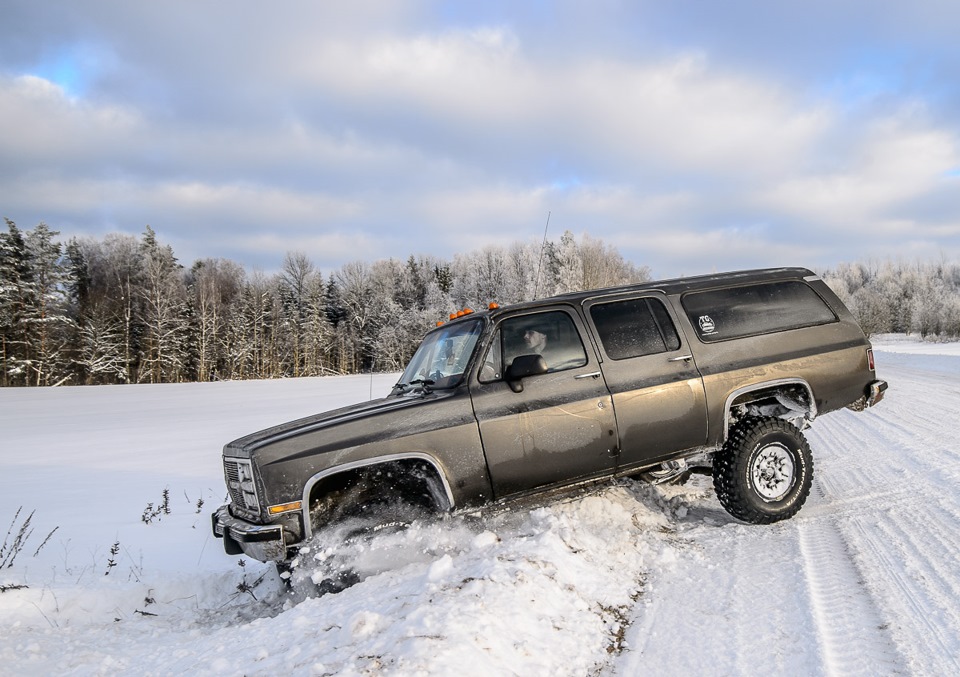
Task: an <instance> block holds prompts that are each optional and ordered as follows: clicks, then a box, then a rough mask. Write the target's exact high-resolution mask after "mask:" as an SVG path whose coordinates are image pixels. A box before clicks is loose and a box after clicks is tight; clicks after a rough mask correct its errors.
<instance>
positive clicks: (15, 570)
mask: <svg viewBox="0 0 960 677" xmlns="http://www.w3.org/2000/svg"><path fill="white" fill-rule="evenodd" d="M892 351H896V352H892ZM931 351H932V352H941V353H943V354H939V355H927V354H922V353H924V352H931ZM950 352H954V353H956V348H955V347H950V346H948V347H936V346H935V347H932V348H931V347H929V346H920V345H919V344H910V343H899V342H893V343H891V345H890V346H887V351H886V352H880V353H879V354H878V361H879V370H880V373H881V375H882V377H884V378H886V379H887V380H889V381H890V383H891V390H890V391H889V392H888V395H887V398H886V400H885V401H884V402H883V403H882V404H881V405H880V406H878V407H877V408H876V409H875V410H872V411H869V412H865V413H862V414H854V413H852V412H838V413H834V414H830V415H827V416H824V417H822V418H820V419H819V420H818V421H817V422H816V423H815V424H814V426H813V428H812V429H811V430H809V431H808V435H809V439H810V442H811V446H812V448H813V453H814V458H815V462H816V471H815V478H816V479H815V484H814V488H813V491H812V493H811V496H810V498H809V500H808V501H807V504H806V505H805V506H804V508H803V510H801V512H800V513H799V515H798V516H797V517H796V518H794V519H792V520H789V521H787V522H784V523H780V524H777V525H774V526H767V527H758V526H749V525H744V524H741V523H739V522H736V521H735V520H734V519H733V518H731V517H730V516H728V515H727V513H725V512H724V511H723V510H722V508H721V507H720V504H719V503H718V502H717V500H716V498H715V497H714V495H713V490H712V486H711V484H710V481H709V478H702V477H695V478H694V479H693V480H692V481H691V482H690V483H689V484H687V485H686V486H683V487H650V486H648V485H644V484H641V483H638V482H632V481H627V482H619V483H616V484H613V485H606V486H603V487H599V488H597V489H595V490H592V491H590V492H587V493H585V494H581V495H577V496H572V497H568V498H566V499H564V500H560V501H555V502H552V503H548V504H546V505H543V506H540V507H533V508H531V507H530V506H525V507H523V508H519V507H518V508H516V509H513V510H509V511H505V512H500V513H498V514H492V515H487V516H484V517H482V518H478V517H465V516H454V517H452V518H449V519H446V520H443V521H440V522H437V523H427V524H419V525H415V526H414V527H413V528H411V529H410V530H408V531H406V532H401V533H395V534H388V535H383V536H379V537H377V538H376V539H374V540H373V541H371V542H369V543H353V544H351V545H349V546H345V547H340V548H337V549H335V550H333V549H324V548H320V547H316V548H314V549H313V551H312V552H311V553H309V554H308V555H307V556H306V557H305V558H304V559H305V563H304V565H303V566H302V567H301V568H300V569H299V570H298V583H297V585H296V586H295V590H294V592H293V594H290V593H285V592H283V591H282V588H281V587H280V586H278V585H277V584H276V583H277V582H276V580H275V579H274V577H273V574H272V571H271V569H270V568H269V567H263V566H260V565H259V564H257V563H251V562H248V563H247V566H246V567H243V568H241V567H238V566H237V563H238V560H237V558H230V557H227V556H226V555H223V554H222V552H221V551H220V544H219V543H218V542H215V541H213V540H212V539H211V538H210V536H209V533H208V530H209V526H208V525H209V522H208V519H209V518H208V510H209V509H210V508H212V507H214V506H215V505H216V503H217V502H218V501H219V500H220V497H221V496H222V491H223V490H222V479H221V477H220V469H219V446H220V445H221V444H222V443H223V442H224V441H226V440H228V439H230V438H232V437H236V436H238V435H239V434H242V433H244V432H248V431H249V430H250V429H251V427H257V426H261V425H266V424H267V423H270V422H276V421H278V420H284V419H287V418H290V417H292V416H296V415H300V414H305V413H308V412H309V411H311V410H313V409H324V408H329V407H331V406H335V405H336V404H340V403H345V402H349V401H356V400H360V399H364V398H365V397H367V396H368V394H367V393H368V391H369V388H370V386H371V384H370V382H369V380H367V379H363V378H355V379H303V380H299V381H290V382H265V383H232V384H213V385H206V386H161V387H127V388H122V387H121V388H112V389H76V388H74V389H59V390H45V391H38V390H34V391H11V390H6V391H0V412H2V414H0V415H2V417H3V421H2V423H3V429H4V438H3V441H2V447H0V520H3V521H5V522H9V521H10V520H12V519H13V517H14V514H15V512H16V510H17V508H18V507H20V506H25V512H26V511H30V510H34V509H35V510H36V513H35V515H34V518H33V522H32V524H31V526H32V527H33V528H34V534H33V536H32V537H31V539H30V541H29V542H28V543H27V546H28V547H25V548H24V549H23V551H22V552H21V553H20V555H19V557H18V558H17V559H16V561H14V562H13V565H12V566H11V567H9V568H5V569H3V570H2V571H0V588H2V590H3V591H2V592H0V618H2V619H3V626H4V631H3V632H2V633H0V666H2V667H0V672H3V674H13V675H36V674H75V675H99V674H109V675H128V674H129V675H134V674H136V675H142V674H155V675H166V674H192V675H193V674H197V675H240V674H246V675H260V674H274V673H287V674H297V675H300V674H303V675H324V674H330V675H333V674H336V675H374V674H398V675H414V674H436V675H446V674H460V675H501V674H506V675H511V674H516V675H525V676H526V675H551V676H553V675H596V674H599V675H604V676H605V677H627V676H632V675H637V674H647V673H652V674H659V675H664V674H677V675H690V674H699V675H756V674H803V675H858V674H864V675H866V674H869V675H888V674H890V675H896V674H905V675H946V674H960V661H958V658H957V656H958V654H960V491H958V487H960V444H958V443H957V441H956V433H955V430H956V429H957V427H958V425H960V423H958V420H957V419H958V413H960V355H957V354H953V355H950V354H947V353H950ZM388 383H389V377H383V378H380V379H379V380H378V381H377V383H376V387H377V391H378V392H379V391H382V390H383V389H384V388H385V387H387V385H388ZM164 488H166V489H169V494H170V495H171V496H172V501H171V506H170V513H169V514H166V513H165V514H163V515H161V516H160V518H159V519H158V520H157V521H155V522H153V523H151V524H149V525H148V524H145V523H143V521H142V515H141V513H142V512H143V511H144V507H145V505H146V503H147V502H148V501H149V502H153V503H154V504H157V503H158V502H159V500H160V494H161V490H162V489H164ZM200 498H203V499H204V500H205V507H202V508H201V509H197V506H196V504H197V502H198V499H200ZM80 508H82V509H80ZM20 523H22V517H21V518H20V521H19V522H15V523H14V529H13V532H14V535H15V533H16V531H17V526H18V525H19V524H20ZM2 526H3V530H4V531H5V530H6V525H5V524H4V525H2ZM54 526H56V527H58V529H57V531H56V532H55V533H54V534H53V535H52V536H51V538H50V539H49V542H48V543H47V544H46V545H44V546H43V547H42V548H40V549H39V552H38V553H37V554H34V550H36V549H37V548H38V546H40V545H41V541H43V539H44V538H45V537H46V535H47V534H48V533H49V532H50V530H51V529H52V528H53V527H54ZM0 533H2V532H0ZM10 539H12V536H9V537H8V542H9V540H10ZM114 542H116V543H120V547H119V549H118V552H117V554H115V555H111V554H110V546H111V544H113V543H114ZM8 552H9V550H8ZM110 561H113V562H114V565H113V566H110V565H109V562H110ZM338 567H348V568H349V569H351V570H352V571H356V572H359V573H360V575H361V577H362V578H364V580H363V581H362V582H361V583H359V584H357V585H355V586H353V587H351V588H349V589H347V590H345V591H343V592H341V593H339V594H335V595H326V596H322V597H316V596H310V595H309V594H308V593H309V592H310V590H311V589H312V588H313V585H312V582H311V577H313V578H316V579H317V580H319V579H321V578H323V577H326V576H329V575H330V573H331V572H334V571H336V570H337V568H338ZM261 578H262V580H261ZM257 581H260V582H259V583H258V582H257ZM254 598H256V599H254Z"/></svg>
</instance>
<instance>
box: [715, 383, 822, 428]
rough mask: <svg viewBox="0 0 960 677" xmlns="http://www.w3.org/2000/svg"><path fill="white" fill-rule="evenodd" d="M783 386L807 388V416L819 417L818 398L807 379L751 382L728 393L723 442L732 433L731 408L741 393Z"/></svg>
mask: <svg viewBox="0 0 960 677" xmlns="http://www.w3.org/2000/svg"><path fill="white" fill-rule="evenodd" d="M781 386H801V387H802V388H803V389H804V390H806V391H807V396H808V397H809V398H810V414H809V416H808V417H807V418H808V420H810V421H812V420H813V419H815V418H816V417H817V413H818V412H817V400H816V399H815V398H814V396H813V388H811V387H810V384H809V383H808V382H807V381H806V380H805V379H802V378H780V379H775V380H773V381H762V382H760V383H751V384H750V385H748V386H743V387H741V388H737V389H736V390H734V391H733V392H732V393H730V394H729V395H727V401H726V402H725V403H724V405H723V442H724V443H726V441H727V437H729V435H730V409H731V408H732V407H733V403H734V401H735V400H736V399H737V398H738V397H740V396H741V395H747V394H748V393H752V392H756V391H758V390H769V389H775V388H779V387H781Z"/></svg>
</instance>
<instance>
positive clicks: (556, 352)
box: [480, 311, 587, 383]
mask: <svg viewBox="0 0 960 677" xmlns="http://www.w3.org/2000/svg"><path fill="white" fill-rule="evenodd" d="M520 355H540V356H542V357H543V359H544V361H545V362H546V363H547V370H548V371H550V372H554V371H563V370H565V369H575V368H576V367H582V366H583V365H585V364H586V363H587V353H586V351H585V350H584V348H583V341H581V339H580V332H578V331H577V326H576V325H575V324H574V322H573V319H572V318H571V317H570V316H569V315H567V313H564V312H561V311H551V312H545V313H535V314H531V315H521V316H518V317H511V318H508V319H506V320H504V321H503V322H501V323H500V327H499V328H498V329H497V331H496V333H495V334H494V337H493V342H492V343H491V345H490V348H489V350H488V351H487V355H486V357H485V358H484V362H483V366H482V367H481V368H480V381H481V382H482V383H489V382H490V381H496V380H499V379H500V378H502V377H503V375H504V373H505V372H506V370H507V369H509V368H510V365H511V364H512V363H513V360H514V358H516V357H519V356H520Z"/></svg>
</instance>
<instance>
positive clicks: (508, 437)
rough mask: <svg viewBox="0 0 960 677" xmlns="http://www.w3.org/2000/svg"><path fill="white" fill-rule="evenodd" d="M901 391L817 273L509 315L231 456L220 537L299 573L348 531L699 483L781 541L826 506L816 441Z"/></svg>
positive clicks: (656, 285) (430, 338) (772, 275)
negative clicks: (787, 524)
mask: <svg viewBox="0 0 960 677" xmlns="http://www.w3.org/2000/svg"><path fill="white" fill-rule="evenodd" d="M886 388H887V384H886V383H885V382H884V381H881V380H879V379H877V378H876V372H875V367H874V362H873V352H872V349H871V347H870V343H869V341H867V339H866V337H865V336H864V334H863V332H862V331H861V330H860V327H859V326H858V325H857V323H856V321H855V320H854V319H853V317H852V316H851V314H850V312H849V311H848V310H847V309H846V308H845V307H844V306H843V304H842V303H841V302H840V300H839V299H838V298H837V297H836V295H835V294H833V292H831V290H830V289H829V288H828V287H827V285H826V284H824V283H823V282H822V281H821V280H820V279H819V278H818V277H817V276H816V275H814V274H813V273H811V272H810V271H808V270H805V269H800V268H785V269H770V270H758V271H746V272H739V273H725V274H718V275H710V276H702V277H693V278H686V279H678V280H670V281H663V282H651V283H645V284H640V285H632V286H626V287H617V288H612V289H602V290H594V291H587V292H580V293H575V294H567V295H564V296H557V297H553V298H548V299H541V300H538V301H533V302H530V303H524V304H518V305H513V306H508V307H502V308H501V307H496V306H495V305H492V306H491V308H490V309H489V310H485V311H482V312H469V313H465V314H463V316H462V317H458V318H456V319H452V320H451V321H450V322H449V323H446V324H444V325H442V326H440V327H438V328H437V329H435V330H433V331H431V332H429V333H428V334H427V335H426V336H425V337H424V339H423V342H422V344H421V345H420V347H419V349H418V350H417V352H416V353H415V355H414V356H413V358H412V359H411V361H410V364H409V365H408V366H407V368H406V370H405V371H404V373H403V375H402V377H401V379H400V381H399V382H398V383H397V385H396V386H395V387H394V388H393V390H392V392H391V393H390V394H389V395H387V396H386V397H384V398H382V399H378V400H375V401H372V402H367V403H364V404H358V405H354V406H350V407H345V408H342V409H338V410H335V411H331V412H327V413H323V414H318V415H315V416H311V417H308V418H304V419H300V420H297V421H292V422H289V423H285V424H282V425H280V426H277V427H274V428H270V429H268V430H264V431H261V432H258V433H254V434H252V435H248V436H246V437H243V438H240V439H238V440H235V441H233V442H231V443H229V444H227V445H226V446H225V447H224V451H223V463H224V475H225V478H226V483H227V488H228V491H229V495H230V501H229V503H228V504H226V505H224V506H223V507H221V508H220V509H219V510H218V511H217V512H216V513H214V515H213V531H214V534H215V535H216V536H218V537H222V538H223V540H224V547H225V549H226V551H227V552H228V553H231V554H240V553H246V554H247V555H248V556H250V557H253V558H255V559H258V560H261V561H271V560H273V561H283V560H284V559H286V558H288V557H289V556H290V554H291V553H292V552H293V550H294V549H295V548H296V547H297V545H298V544H300V543H302V542H303V541H305V540H306V539H308V538H310V537H311V536H312V535H313V534H314V533H315V532H316V531H317V530H319V529H320V528H322V527H324V526H326V525H328V524H330V523H331V522H335V521H338V520H341V519H344V518H347V517H356V516H362V515H364V514H367V513H378V514H379V511H383V512H384V516H385V518H387V519H389V518H390V517H391V515H393V516H395V517H396V518H397V519H401V520H402V519H406V518H408V517H409V516H410V515H413V514H419V512H422V511H439V512H445V511H450V510H454V509H462V508H474V507H479V506H483V505H485V504H488V503H490V502H493V501H508V500H512V499H516V498H518V497H521V496H528V495H530V494H533V493H537V492H544V491H548V490H556V489H557V488H559V487H565V486H572V485H578V484H581V483H585V482H591V481H596V480H600V479H605V478H610V477H617V476H627V475H639V476H640V477H643V478H644V479H647V480H649V481H654V482H664V481H672V480H677V479H682V478H683V477H685V476H686V475H687V474H689V473H690V472H705V473H709V474H712V475H713V476H714V486H715V488H716V491H717V495H718V498H719V499H720V502H721V504H722V505H723V506H724V507H725V508H726V509H727V510H728V511H729V512H730V513H731V514H732V515H734V516H735V517H737V518H738V519H741V520H744V521H747V522H751V523H757V524H767V523H771V522H775V521H778V520H781V519H786V518H788V517H791V516H792V515H794V514H795V513H796V512H797V511H798V510H799V509H800V508H801V506H802V505H803V502H804V500H805V499H806V497H807V494H808V492H809V490H810V483H811V479H812V473H813V458H812V455H811V452H810V447H809V445H808V444H807V442H806V440H805V439H804V437H803V433H802V430H803V429H804V428H806V427H807V426H808V425H810V424H811V423H812V422H813V421H814V419H816V418H817V417H818V416H820V415H823V414H825V413H829V412H831V411H835V410H837V409H841V408H844V407H849V408H851V409H854V410H857V411H862V410H863V409H865V408H867V407H870V406H873V405H874V404H876V403H877V402H879V401H880V400H881V399H882V397H883V394H884V391H885V390H886Z"/></svg>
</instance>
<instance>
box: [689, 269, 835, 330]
mask: <svg viewBox="0 0 960 677" xmlns="http://www.w3.org/2000/svg"><path fill="white" fill-rule="evenodd" d="M681 303H682V304H683V309H684V310H685V311H686V313H687V317H689V318H690V323H691V324H692V325H693V326H694V328H695V329H696V330H697V332H698V336H699V337H700V340H701V341H704V342H706V343H712V342H714V341H723V340H725V339H732V338H741V337H744V336H756V335H758V334H770V333H773V332H778V331H786V330H788V329H800V328H802V327H812V326H815V325H819V324H829V323H831V322H836V321H837V316H836V315H834V314H833V311H832V310H830V308H829V306H827V304H826V303H825V302H824V300H823V299H822V298H820V296H819V295H818V294H817V293H816V292H815V291H814V290H813V289H811V288H810V287H809V286H807V285H806V284H804V283H803V282H800V281H799V280H790V281H787V282H768V283H764V284H754V285H748V286H744V287H731V288H728V289H715V290H711V291H703V292H692V293H689V294H686V295H685V296H684V297H683V299H682V300H681Z"/></svg>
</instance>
